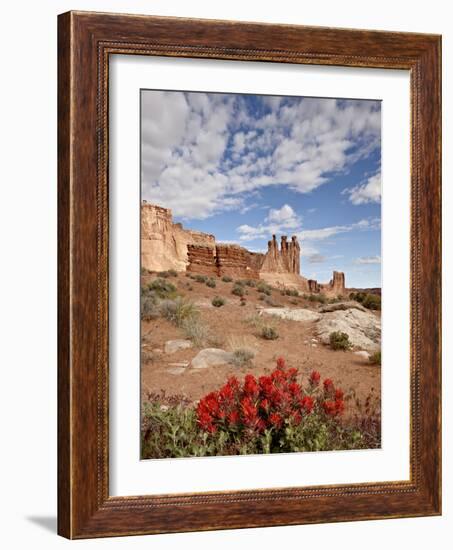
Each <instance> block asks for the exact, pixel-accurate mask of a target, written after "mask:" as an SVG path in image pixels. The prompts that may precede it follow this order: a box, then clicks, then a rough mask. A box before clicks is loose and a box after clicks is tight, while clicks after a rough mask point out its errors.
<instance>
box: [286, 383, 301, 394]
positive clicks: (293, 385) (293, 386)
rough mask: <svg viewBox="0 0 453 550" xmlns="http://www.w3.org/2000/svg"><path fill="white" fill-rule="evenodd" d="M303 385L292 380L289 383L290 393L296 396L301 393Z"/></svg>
mask: <svg viewBox="0 0 453 550" xmlns="http://www.w3.org/2000/svg"><path fill="white" fill-rule="evenodd" d="M300 390H301V387H300V386H299V384H298V383H297V382H291V383H290V384H289V385H288V391H289V393H290V394H291V395H292V396H293V397H294V396H296V395H298V394H299V393H300Z"/></svg>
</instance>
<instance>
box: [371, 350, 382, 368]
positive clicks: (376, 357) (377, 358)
mask: <svg viewBox="0 0 453 550" xmlns="http://www.w3.org/2000/svg"><path fill="white" fill-rule="evenodd" d="M370 363H371V364H373V365H380V364H381V352H380V351H376V352H374V353H373V354H372V355H370Z"/></svg>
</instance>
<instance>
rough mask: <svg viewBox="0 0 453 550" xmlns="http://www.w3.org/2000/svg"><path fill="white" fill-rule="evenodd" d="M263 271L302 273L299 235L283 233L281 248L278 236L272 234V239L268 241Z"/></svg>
mask: <svg viewBox="0 0 453 550" xmlns="http://www.w3.org/2000/svg"><path fill="white" fill-rule="evenodd" d="M261 271H263V272H268V273H296V274H299V273H300V245H299V243H298V241H297V237H296V236H295V235H294V236H293V237H291V241H290V242H288V237H287V236H286V235H283V236H282V238H281V244H280V249H279V248H278V243H277V238H276V236H275V235H272V240H271V241H269V242H268V243H267V254H266V255H265V257H264V260H263V264H262V266H261Z"/></svg>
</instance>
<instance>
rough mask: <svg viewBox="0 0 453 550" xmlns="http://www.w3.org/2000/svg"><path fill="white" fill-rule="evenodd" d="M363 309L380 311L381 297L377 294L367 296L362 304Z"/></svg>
mask: <svg viewBox="0 0 453 550" xmlns="http://www.w3.org/2000/svg"><path fill="white" fill-rule="evenodd" d="M362 305H363V307H366V308H367V309H374V310H380V309H381V297H380V296H378V295H377V294H367V295H366V297H365V299H364V300H363V302H362Z"/></svg>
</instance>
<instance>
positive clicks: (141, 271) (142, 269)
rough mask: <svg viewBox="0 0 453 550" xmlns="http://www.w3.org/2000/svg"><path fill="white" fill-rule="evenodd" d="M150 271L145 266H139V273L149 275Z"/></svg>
mask: <svg viewBox="0 0 453 550" xmlns="http://www.w3.org/2000/svg"><path fill="white" fill-rule="evenodd" d="M150 273H151V271H150V270H149V269H146V267H141V268H140V275H149V274H150Z"/></svg>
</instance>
